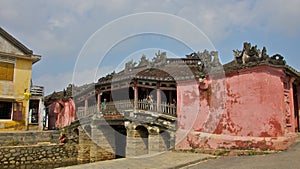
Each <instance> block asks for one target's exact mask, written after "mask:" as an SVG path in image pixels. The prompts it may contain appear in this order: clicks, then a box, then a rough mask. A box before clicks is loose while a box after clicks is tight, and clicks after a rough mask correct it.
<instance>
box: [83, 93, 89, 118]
mask: <svg viewBox="0 0 300 169" xmlns="http://www.w3.org/2000/svg"><path fill="white" fill-rule="evenodd" d="M88 107H89V101H88V98H87V97H86V98H85V100H84V116H86V115H87V113H88V112H87V111H88Z"/></svg>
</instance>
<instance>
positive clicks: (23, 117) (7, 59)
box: [0, 27, 41, 130]
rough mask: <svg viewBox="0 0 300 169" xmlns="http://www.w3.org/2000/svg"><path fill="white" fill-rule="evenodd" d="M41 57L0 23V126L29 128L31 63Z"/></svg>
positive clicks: (5, 128) (0, 128)
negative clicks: (0, 25)
mask: <svg viewBox="0 0 300 169" xmlns="http://www.w3.org/2000/svg"><path fill="white" fill-rule="evenodd" d="M40 59H41V56H39V55H35V54H33V52H32V50H30V49H28V48H27V47H26V46H24V45H23V44H22V43H20V42H19V41H18V40H16V39H15V38H14V37H13V36H12V35H10V34H9V33H8V32H6V31H5V30H4V29H2V28H1V27H0V130H26V129H28V128H29V125H30V121H31V118H32V117H31V116H30V114H29V112H30V108H29V107H30V98H31V96H30V95H31V94H30V90H31V88H32V86H31V73H32V65H33V64H34V63H36V62H38V61H39V60H40ZM35 100H38V101H39V100H40V97H38V98H35ZM31 111H32V110H31Z"/></svg>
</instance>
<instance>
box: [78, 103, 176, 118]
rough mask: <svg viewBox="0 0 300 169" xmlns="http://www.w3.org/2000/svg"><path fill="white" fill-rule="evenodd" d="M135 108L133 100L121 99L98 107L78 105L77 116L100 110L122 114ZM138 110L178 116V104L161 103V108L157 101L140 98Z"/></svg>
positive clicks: (106, 112)
mask: <svg viewBox="0 0 300 169" xmlns="http://www.w3.org/2000/svg"><path fill="white" fill-rule="evenodd" d="M133 110H134V103H133V100H121V101H114V102H107V103H106V104H104V105H102V106H100V107H99V108H98V106H97V105H92V106H89V107H87V108H85V107H78V109H77V113H76V115H77V118H82V117H86V116H90V115H92V114H94V113H97V112H98V111H101V112H102V114H104V115H108V114H120V113H122V112H124V111H133ZM137 110H144V111H149V112H157V113H162V114H166V115H170V116H173V117H176V116H177V114H176V105H174V104H169V103H161V104H160V106H159V108H158V107H157V104H156V103H152V104H151V103H147V102H146V101H144V100H139V101H138V104H137Z"/></svg>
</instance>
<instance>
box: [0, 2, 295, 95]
mask: <svg viewBox="0 0 300 169" xmlns="http://www.w3.org/2000/svg"><path fill="white" fill-rule="evenodd" d="M299 7H300V1H299V0H289V1H286V0H226V1H224V0H186V1H183V0H152V1H147V0H63V1H61V0H44V1H40V0H26V1H21V0H1V1H0V23H1V27H2V28H4V29H5V30H6V31H7V32H9V33H10V34H12V35H13V36H14V37H15V38H16V39H18V40H19V41H20V42H21V43H23V44H24V45H25V46H27V47H28V48H29V49H31V50H33V52H34V53H35V54H38V55H41V56H42V59H41V61H39V62H38V63H36V64H35V65H34V66H33V74H32V80H33V83H34V85H42V86H44V87H45V91H46V95H47V94H51V93H52V92H54V91H61V90H63V89H64V88H66V87H67V86H68V84H70V83H75V84H76V85H82V84H86V83H91V82H96V81H97V79H98V78H100V77H101V76H103V75H106V74H107V73H110V72H112V71H116V70H120V69H122V64H124V63H125V62H126V61H129V60H131V59H132V60H138V59H139V58H140V57H141V55H142V54H145V55H146V56H147V57H148V58H149V59H151V58H152V57H153V56H155V53H156V52H158V50H160V51H161V52H162V51H166V52H167V56H168V57H184V55H186V54H189V53H191V52H193V51H203V50H204V49H208V50H216V51H218V53H219V57H220V60H221V62H222V63H223V64H224V63H227V62H230V61H231V60H233V57H234V56H233V52H232V50H235V49H239V50H242V47H243V43H244V42H250V43H251V44H252V45H257V47H258V48H260V49H262V48H263V46H266V48H267V52H268V54H269V55H270V56H272V55H274V54H277V53H278V54H281V55H282V56H284V58H285V60H286V61H287V64H289V65H290V66H292V67H294V68H295V69H296V70H298V71H299V70H300V61H299V59H298V50H299V47H300V46H299V39H300V22H299V18H300V10H299V9H298V8H299Z"/></svg>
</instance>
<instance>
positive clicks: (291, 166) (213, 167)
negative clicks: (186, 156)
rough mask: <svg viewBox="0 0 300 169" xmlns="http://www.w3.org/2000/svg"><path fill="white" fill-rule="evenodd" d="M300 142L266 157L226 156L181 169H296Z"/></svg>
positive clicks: (299, 166) (299, 162)
mask: <svg viewBox="0 0 300 169" xmlns="http://www.w3.org/2000/svg"><path fill="white" fill-rule="evenodd" d="M299 158H300V140H299V139H298V140H297V142H296V143H295V144H294V145H293V146H291V147H290V148H289V149H287V150H285V151H282V152H278V153H274V154H266V155H255V156H232V157H230V156H228V157H220V158H218V159H215V160H207V161H203V162H199V163H197V164H192V165H188V166H185V167H183V169H199V168H205V169H219V168H222V169H261V168H263V169H297V168H300V160H299Z"/></svg>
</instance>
